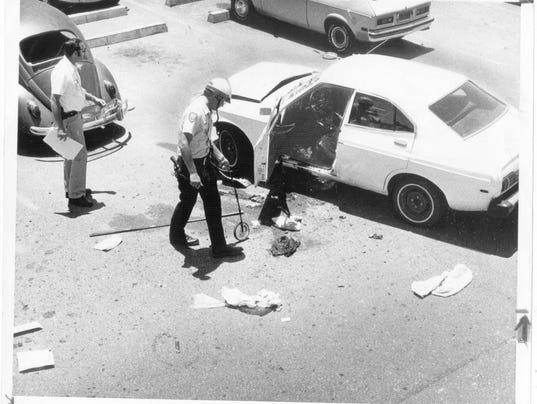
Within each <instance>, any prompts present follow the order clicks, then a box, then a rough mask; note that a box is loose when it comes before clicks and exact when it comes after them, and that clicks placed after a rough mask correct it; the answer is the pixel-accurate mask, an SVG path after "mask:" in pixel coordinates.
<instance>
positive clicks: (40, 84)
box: [18, 0, 127, 141]
mask: <svg viewBox="0 0 537 404" xmlns="http://www.w3.org/2000/svg"><path fill="white" fill-rule="evenodd" d="M75 37H76V38H80V39H81V40H82V41H84V37H83V36H82V34H81V32H80V31H79V29H78V28H77V27H76V25H75V24H74V23H72V22H71V20H70V19H69V17H67V16H66V15H65V14H63V13H62V12H61V11H59V10H57V9H55V8H54V7H51V6H49V5H48V4H45V3H42V2H40V1H37V0H21V2H20V27H19V86H18V98H19V104H18V106H19V111H18V115H19V117H18V132H19V139H20V140H22V141H24V140H30V139H32V138H34V137H35V135H43V134H44V133H45V130H44V128H47V127H50V126H52V125H54V117H53V115H52V112H51V110H50V108H51V105H50V75H51V73H52V69H53V68H54V66H56V64H57V63H58V62H59V61H60V59H61V58H62V57H63V53H62V45H63V43H64V42H65V41H66V40H67V39H69V38H75ZM86 49H88V51H87V52H86V53H85V60H83V61H82V62H80V63H79V65H78V66H77V67H78V69H79V72H80V78H81V80H82V86H83V87H84V88H85V89H86V90H87V91H88V92H90V93H92V94H94V95H96V96H97V97H100V98H102V99H104V100H105V101H106V105H105V106H104V107H101V106H100V105H95V104H94V103H91V102H89V101H86V106H85V107H84V109H83V110H82V118H83V121H84V130H85V131H87V130H90V129H93V128H97V127H100V126H104V125H107V124H109V123H112V122H113V121H115V120H121V119H123V116H124V114H125V112H126V109H127V103H126V102H125V101H123V100H121V96H120V93H119V89H118V87H117V84H116V82H115V80H114V77H113V76H112V74H111V73H110V71H109V70H108V69H107V67H106V66H105V65H104V64H102V63H101V62H100V61H99V60H97V59H95V58H94V57H93V56H92V54H91V51H90V49H89V47H88V46H87V44H86Z"/></svg>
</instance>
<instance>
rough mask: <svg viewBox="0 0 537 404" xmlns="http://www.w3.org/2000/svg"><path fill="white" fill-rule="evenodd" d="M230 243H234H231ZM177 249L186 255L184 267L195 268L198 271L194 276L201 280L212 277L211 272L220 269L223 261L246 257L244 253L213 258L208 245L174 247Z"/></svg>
mask: <svg viewBox="0 0 537 404" xmlns="http://www.w3.org/2000/svg"><path fill="white" fill-rule="evenodd" d="M230 245H234V244H232V243H230ZM174 248H175V250H176V251H178V252H180V253H181V254H183V255H184V256H185V261H184V263H183V266H182V267H183V268H195V269H196V271H195V272H193V273H192V276H193V277H194V278H198V279H199V280H201V281H208V280H210V279H211V277H210V276H209V274H210V273H211V272H214V271H216V270H217V269H218V267H219V266H220V264H221V263H222V262H239V261H242V260H243V259H244V254H242V255H238V256H235V257H229V258H213V257H212V256H211V249H210V248H208V247H203V248H198V249H193V248H188V247H174Z"/></svg>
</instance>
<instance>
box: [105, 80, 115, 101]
mask: <svg viewBox="0 0 537 404" xmlns="http://www.w3.org/2000/svg"><path fill="white" fill-rule="evenodd" d="M104 88H105V89H106V92H107V93H108V95H109V96H110V98H116V94H117V90H116V86H115V85H113V84H112V83H110V82H109V81H108V80H105V81H104Z"/></svg>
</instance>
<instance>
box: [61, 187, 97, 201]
mask: <svg viewBox="0 0 537 404" xmlns="http://www.w3.org/2000/svg"><path fill="white" fill-rule="evenodd" d="M90 196H91V189H89V188H86V197H88V198H89V197H90ZM68 198H69V193H68V192H66V193H65V199H68Z"/></svg>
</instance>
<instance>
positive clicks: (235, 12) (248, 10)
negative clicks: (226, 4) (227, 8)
mask: <svg viewBox="0 0 537 404" xmlns="http://www.w3.org/2000/svg"><path fill="white" fill-rule="evenodd" d="M253 13H254V6H253V5H252V2H251V0H232V1H231V15H232V16H233V18H234V19H236V20H237V21H241V22H245V21H248V20H250V19H251V18H252V15H253Z"/></svg>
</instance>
